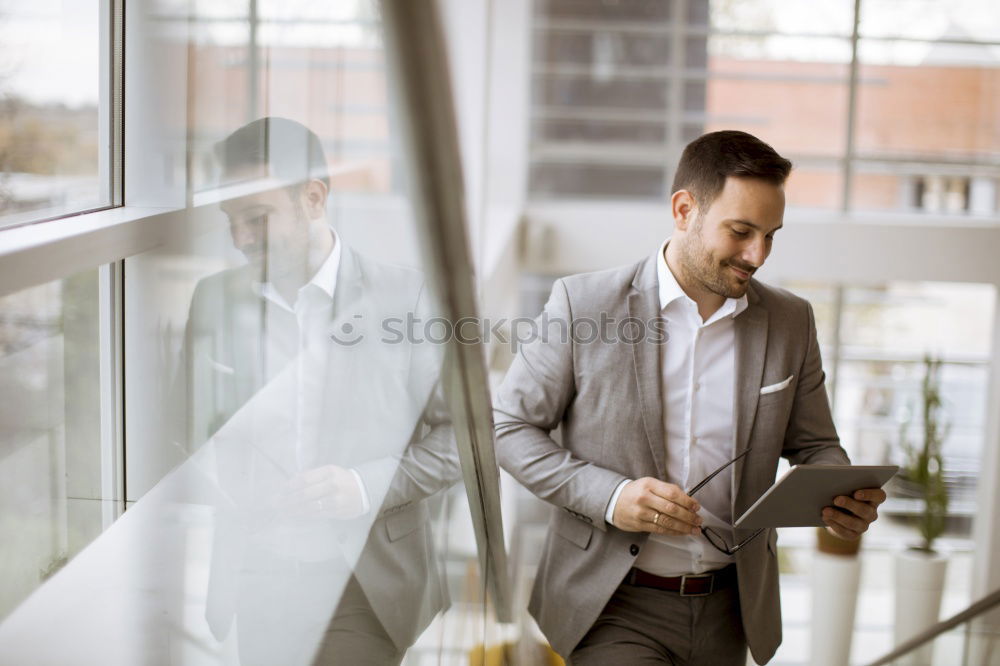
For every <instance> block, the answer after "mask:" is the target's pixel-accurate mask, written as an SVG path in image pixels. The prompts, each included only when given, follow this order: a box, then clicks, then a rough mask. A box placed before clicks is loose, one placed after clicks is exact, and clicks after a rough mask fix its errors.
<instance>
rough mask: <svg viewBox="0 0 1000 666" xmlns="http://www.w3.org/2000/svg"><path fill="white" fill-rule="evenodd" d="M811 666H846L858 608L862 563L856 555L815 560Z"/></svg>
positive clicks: (816, 557)
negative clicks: (855, 613)
mask: <svg viewBox="0 0 1000 666" xmlns="http://www.w3.org/2000/svg"><path fill="white" fill-rule="evenodd" d="M812 569H813V579H812V622H811V632H810V634H811V635H810V640H809V655H810V656H809V664H810V665H811V666H847V663H848V659H849V658H850V656H851V637H852V636H853V635H854V612H855V609H856V608H857V605H858V584H859V582H860V580H861V560H860V558H858V557H857V556H856V555H829V554H827V553H822V552H817V553H815V555H814V556H813V567H812Z"/></svg>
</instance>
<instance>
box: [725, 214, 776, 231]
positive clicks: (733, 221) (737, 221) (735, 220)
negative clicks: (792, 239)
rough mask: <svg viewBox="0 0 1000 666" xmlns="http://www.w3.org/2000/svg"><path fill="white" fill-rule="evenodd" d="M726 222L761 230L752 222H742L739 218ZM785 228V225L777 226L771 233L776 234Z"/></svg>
mask: <svg viewBox="0 0 1000 666" xmlns="http://www.w3.org/2000/svg"><path fill="white" fill-rule="evenodd" d="M726 222H731V223H733V224H745V225H747V226H748V227H752V228H754V229H757V230H760V225H759V224H756V223H754V222H751V221H750V220H741V219H739V218H730V219H728V220H726ZM784 226H785V225H784V223H782V224H779V225H778V226H776V227H775V228H774V229H772V230H771V233H774V232H775V231H777V230H778V229H781V228H782V227H784Z"/></svg>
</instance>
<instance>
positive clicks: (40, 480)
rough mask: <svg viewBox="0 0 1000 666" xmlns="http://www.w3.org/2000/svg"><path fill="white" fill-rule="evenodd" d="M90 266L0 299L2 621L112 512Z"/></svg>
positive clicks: (113, 514) (110, 517) (102, 525)
mask: <svg viewBox="0 0 1000 666" xmlns="http://www.w3.org/2000/svg"><path fill="white" fill-rule="evenodd" d="M98 285H99V278H98V270H96V269H95V270H89V271H84V272H82V273H80V274H78V275H74V276H71V277H68V278H66V279H64V280H56V281H54V282H49V283H47V284H43V285H39V286H37V287H32V288H30V289H25V290H23V291H20V292H17V293H13V294H9V295H7V296H4V297H3V298H0V449H2V450H0V534H3V535H4V537H3V538H4V548H3V557H2V559H0V579H2V580H3V585H2V586H0V618H3V617H5V616H6V615H7V614H8V613H9V612H10V611H11V610H12V609H13V608H14V607H15V606H16V605H17V604H18V603H20V602H21V601H23V600H24V599H25V598H26V597H27V596H28V595H29V594H30V593H31V592H33V591H34V590H35V588H37V587H38V586H39V585H41V584H42V583H43V582H44V581H45V580H47V579H48V578H49V577H50V576H51V575H52V574H54V573H55V572H56V571H58V570H59V569H60V568H61V567H62V566H63V565H65V564H66V562H67V561H68V560H69V559H70V558H72V557H73V556H74V555H76V554H77V553H78V552H79V551H80V550H81V549H82V548H83V547H84V546H86V545H87V544H88V543H89V542H90V541H91V540H92V539H94V538H95V537H96V536H97V535H98V534H100V533H101V531H102V530H103V529H104V528H105V527H106V526H107V525H109V524H110V523H111V521H112V520H113V519H114V518H115V517H116V516H117V508H116V505H115V503H114V502H113V501H111V500H114V499H115V498H116V494H115V490H114V483H113V479H114V478H115V469H114V463H113V459H114V456H113V452H112V451H111V450H110V447H108V446H105V445H103V444H102V438H101V396H100V393H99V392H98V391H96V390H95V389H94V387H95V386H99V385H100V383H101V379H100V353H99V340H100V331H99V326H98V312H99V309H100V306H99V302H98V301H99V299H98Z"/></svg>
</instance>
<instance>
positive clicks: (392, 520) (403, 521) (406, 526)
mask: <svg viewBox="0 0 1000 666" xmlns="http://www.w3.org/2000/svg"><path fill="white" fill-rule="evenodd" d="M426 522H427V509H426V508H424V505H423V504H417V505H415V506H414V507H412V508H409V509H407V510H405V511H400V512H398V513H393V514H391V515H389V516H387V517H386V519H385V532H386V535H387V536H388V537H389V541H398V540H399V539H402V538H403V537H405V536H406V535H407V534H409V533H410V532H414V531H416V529H417V528H418V527H422V526H423V525H424V523H426Z"/></svg>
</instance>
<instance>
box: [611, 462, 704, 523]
mask: <svg viewBox="0 0 1000 666" xmlns="http://www.w3.org/2000/svg"><path fill="white" fill-rule="evenodd" d="M700 509H701V505H700V504H698V502H697V501H696V500H694V499H692V498H690V497H688V496H687V495H686V494H684V491H683V490H681V489H680V487H679V486H676V485H674V484H672V483H666V482H665V481H660V480H659V479H654V478H653V477H650V476H645V477H643V478H641V479H636V480H635V481H630V482H628V483H627V484H626V485H625V487H624V488H622V492H621V494H620V495H619V496H618V501H617V502H616V503H615V512H614V525H615V527H617V528H618V529H620V530H625V531H626V532H652V533H653V534H667V535H670V536H690V535H692V534H697V533H698V531H699V527H700V526H701V517H700V516H698V515H697V512H698V511H699V510H700ZM657 514H659V516H657ZM654 520H655V522H654Z"/></svg>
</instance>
